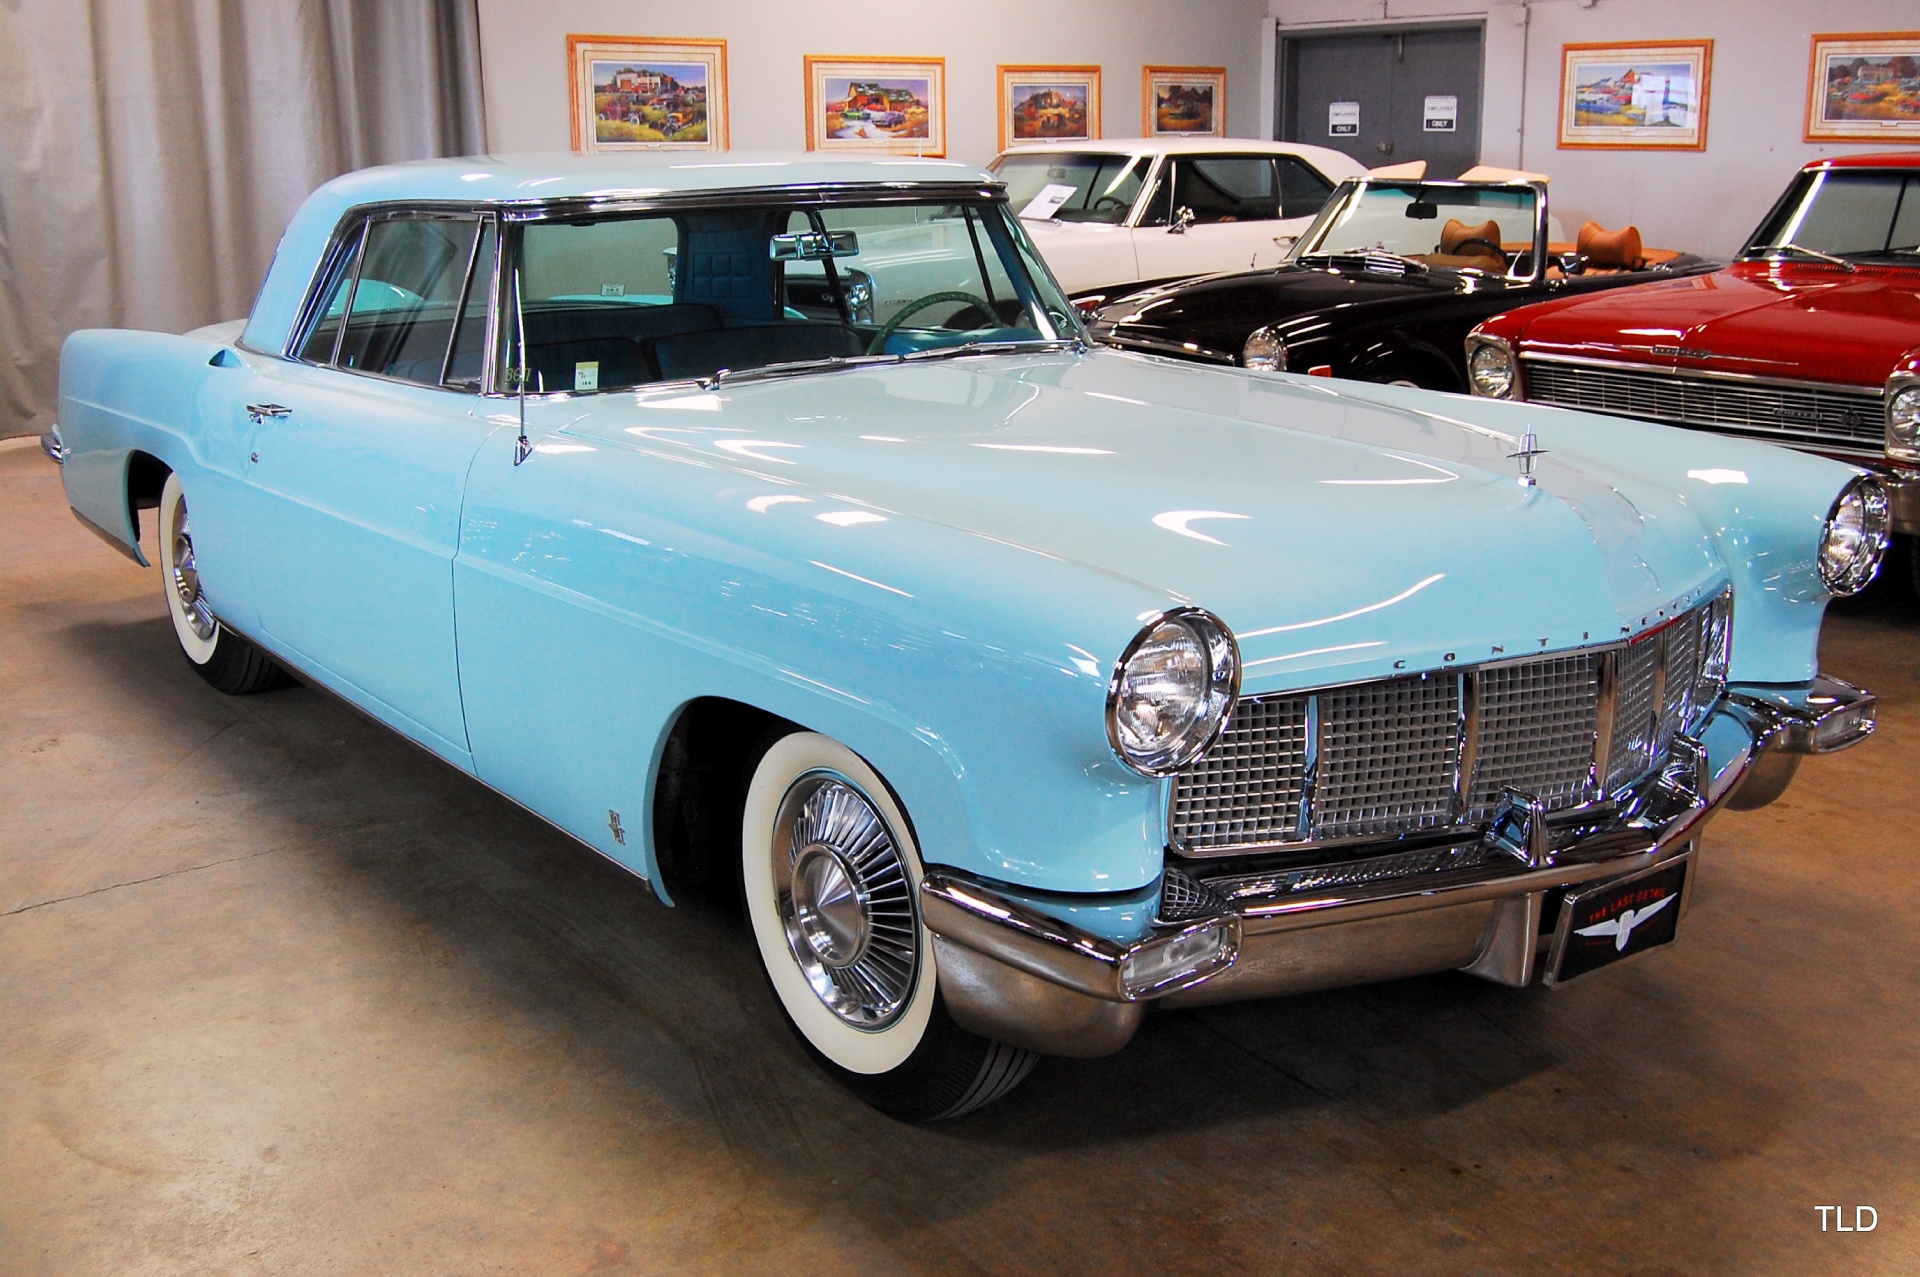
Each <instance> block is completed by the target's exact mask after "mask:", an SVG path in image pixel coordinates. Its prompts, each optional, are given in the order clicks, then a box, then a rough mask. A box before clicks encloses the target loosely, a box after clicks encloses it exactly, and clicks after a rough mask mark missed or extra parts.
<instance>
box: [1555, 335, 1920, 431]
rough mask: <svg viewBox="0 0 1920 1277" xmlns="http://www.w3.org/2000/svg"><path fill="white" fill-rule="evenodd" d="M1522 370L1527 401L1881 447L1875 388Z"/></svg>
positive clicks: (1571, 368)
mask: <svg viewBox="0 0 1920 1277" xmlns="http://www.w3.org/2000/svg"><path fill="white" fill-rule="evenodd" d="M1523 367H1524V373H1523V376H1524V377H1525V391H1526V397H1527V398H1528V399H1530V400H1532V401H1533V402H1535V403H1550V404H1559V405H1560V406H1562V407H1565V408H1584V409H1586V410H1587V411H1589V412H1607V413H1612V414H1614V415H1615V416H1619V417H1641V418H1644V419H1646V420H1648V421H1662V422H1667V423H1669V424H1671V425H1676V426H1703V427H1705V428H1707V429H1709V430H1725V431H1731V432H1735V433H1739V434H1747V435H1754V436H1757V437H1760V438H1764V439H1773V440H1777V441H1779V442H1783V443H1793V444H1799V445H1801V446H1802V447H1814V448H1818V447H1841V448H1860V447H1866V448H1871V449H1872V450H1873V451H1874V452H1876V453H1877V452H1879V451H1880V450H1881V447H1882V445H1883V443H1884V431H1885V424H1884V416H1883V410H1882V408H1881V394H1880V391H1879V390H1877V389H1875V390H1855V389H1850V388H1848V387H1843V386H1832V387H1826V386H1809V385H1788V384H1782V383H1778V382H1764V381H1740V380H1733V379H1722V378H1718V377H1698V376H1687V375H1686V374H1684V373H1667V372H1653V371H1649V370H1644V369H1637V368H1597V367H1594V366H1593V365H1590V364H1569V363H1561V362H1559V361H1557V360H1551V359H1531V358H1530V359H1527V360H1525V362H1524V365H1523Z"/></svg>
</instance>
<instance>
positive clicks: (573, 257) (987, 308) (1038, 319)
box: [495, 200, 1080, 393]
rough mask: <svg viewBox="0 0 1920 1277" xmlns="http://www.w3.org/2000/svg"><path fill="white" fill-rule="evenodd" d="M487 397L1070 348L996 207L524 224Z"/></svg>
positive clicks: (1066, 308)
mask: <svg viewBox="0 0 1920 1277" xmlns="http://www.w3.org/2000/svg"><path fill="white" fill-rule="evenodd" d="M500 293H501V299H502V300H501V323H500V325H499V332H500V335H501V343H500V347H499V350H498V355H497V359H496V367H497V368H498V370H499V376H497V377H496V379H495V380H496V384H497V386H498V388H499V389H501V390H505V391H510V390H512V389H513V388H514V387H515V386H516V385H518V384H519V382H520V381H521V380H522V378H524V381H525V384H526V388H527V390H528V391H530V392H533V393H552V392H556V391H558V392H564V393H588V392H595V391H606V390H620V389H626V388H630V387H634V386H643V385H648V384H650V383H655V382H674V381H689V380H706V379H710V378H714V377H717V376H722V375H741V374H745V373H749V372H755V371H759V370H764V369H768V368H780V369H784V370H790V371H803V370H807V369H812V368H836V367H844V366H847V365H848V364H850V363H861V362H870V361H871V362H882V361H888V360H891V359H899V358H905V357H909V356H923V355H926V354H929V353H930V352H934V351H938V350H942V349H952V350H960V349H963V348H964V349H966V350H979V349H983V348H985V349H1003V348H1006V347H1008V346H1014V347H1018V346H1020V345H1024V344H1029V343H1040V342H1049V341H1059V340H1066V339H1075V338H1077V337H1078V336H1079V331H1080V330H1079V326H1078V322H1077V320H1076V319H1075V317H1074V314H1073V309H1072V307H1071V306H1070V305H1069V303H1068V302H1067V300H1066V298H1065V297H1064V296H1062V295H1061V293H1060V291H1059V289H1058V287H1057V286H1056V285H1055V284H1054V283H1053V281H1052V279H1051V278H1050V277H1049V276H1048V275H1047V273H1046V271H1045V269H1044V268H1042V267H1041V266H1040V264H1039V259H1038V257H1037V256H1036V255H1035V253H1034V251H1033V249H1032V247H1031V245H1030V244H1029V243H1028V242H1027V240H1026V238H1025V236H1024V235H1023V234H1022V233H1021V231H1020V229H1019V227H1018V225H1017V224H1016V223H1015V222H1014V221H1013V219H1012V218H1010V217H1009V216H1008V215H1007V210H1006V206H1005V205H1003V204H1000V203H997V202H990V201H986V200H975V201H967V202H961V203H953V202H943V203H935V202H932V201H928V202H925V203H915V202H888V203H871V204H859V203H835V204H828V205H816V206H808V207H769V206H766V205H764V204H759V205H753V206H741V205H725V204H716V205H715V206H713V207H710V208H691V209H689V208H675V209H672V210H670V211H668V210H661V211H654V212H640V213H621V214H617V215H614V214H606V215H598V214H597V215H592V216H586V217H578V218H566V219H561V218H553V219H547V220H539V221H531V222H527V223H524V224H523V225H522V226H521V227H520V228H519V229H518V234H517V237H515V238H514V239H513V240H512V241H510V243H509V252H508V257H507V267H506V273H505V277H504V278H503V280H502V287H501V290H500Z"/></svg>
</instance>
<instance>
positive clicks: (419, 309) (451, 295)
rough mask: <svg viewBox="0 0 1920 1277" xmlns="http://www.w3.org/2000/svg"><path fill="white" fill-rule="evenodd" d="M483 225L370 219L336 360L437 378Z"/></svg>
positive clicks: (412, 377)
mask: <svg viewBox="0 0 1920 1277" xmlns="http://www.w3.org/2000/svg"><path fill="white" fill-rule="evenodd" d="M479 230H480V222H479V219H478V218H443V217H418V218H415V217H400V218H391V219H388V220H385V221H377V222H374V223H372V224H371V225H370V226H369V227H368V228H367V236H366V241H365V244H364V245H363V247H362V248H361V250H360V259H361V260H360V271H359V277H358V278H357V279H356V280H355V281H354V286H353V291H352V293H351V294H350V297H349V300H348V302H347V314H346V330H345V332H344V333H342V335H341V340H340V349H339V355H338V357H337V358H336V360H335V362H336V363H337V364H338V365H339V366H340V367H342V368H350V369H353V370H355V371H357V372H367V373H375V374H377V375H379V376H382V377H393V378H396V379H398V380H401V381H413V382H419V383H421V384H423V385H429V386H437V385H439V384H440V378H441V376H442V374H443V373H444V372H445V371H446V363H447V353H448V350H449V347H450V343H451V341H452V338H453V328H454V321H455V319H456V318H457V317H458V314H459V311H460V305H461V293H462V290H463V289H464V287H465V284H466V279H467V268H468V265H469V264H470V263H471V262H472V260H473V249H474V240H475V237H476V236H477V235H478V234H479Z"/></svg>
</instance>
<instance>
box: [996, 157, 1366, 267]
mask: <svg viewBox="0 0 1920 1277" xmlns="http://www.w3.org/2000/svg"><path fill="white" fill-rule="evenodd" d="M988 167H990V168H991V169H992V170H993V172H994V174H995V175H996V176H997V177H999V178H1000V180H1001V181H1003V182H1005V183H1006V184H1007V198H1008V200H1009V201H1010V202H1011V203H1012V205H1013V209H1014V211H1015V212H1016V213H1018V214H1019V215H1020V218H1021V224H1022V225H1023V226H1025V227H1026V229H1027V232H1028V234H1029V235H1031V236H1032V237H1033V242H1034V244H1035V245H1036V246H1037V247H1038V248H1039V250H1040V254H1041V256H1042V257H1045V258H1046V259H1047V265H1048V266H1049V267H1051V268H1052V270H1053V273H1054V276H1055V278H1057V279H1058V280H1059V281H1060V282H1061V284H1063V285H1064V286H1065V287H1066V289H1067V291H1068V292H1070V293H1085V292H1089V291H1092V290H1096V289H1103V288H1112V287H1115V286H1120V285H1130V284H1137V283H1143V282H1153V281H1158V280H1165V279H1179V278H1183V277H1185V276H1188V275H1204V274H1210V273H1213V272H1215V271H1235V270H1256V269H1259V268H1260V267H1264V266H1277V265H1279V264H1280V260H1281V259H1282V258H1284V257H1285V256H1286V255H1287V250H1288V248H1290V247H1291V246H1292V244H1293V240H1294V237H1295V236H1297V235H1299V234H1300V232H1302V231H1304V230H1305V229H1306V228H1307V226H1308V224H1309V223H1311V222H1312V221H1313V217H1314V214H1316V213H1318V212H1319V211H1320V206H1321V205H1322V204H1324V203H1326V201H1327V196H1329V195H1331V194H1332V193H1333V188H1334V187H1335V186H1337V185H1338V184H1339V183H1340V182H1341V181H1342V180H1344V179H1346V178H1349V177H1361V176H1364V175H1365V173H1366V171H1367V170H1366V167H1365V166H1364V165H1362V164H1361V163H1360V162H1359V161H1357V160H1354V159H1352V158H1350V157H1348V156H1346V155H1342V154H1341V153H1340V152H1338V151H1333V150H1329V149H1327V148H1326V147H1324V146H1300V145H1296V144H1294V143H1291V142H1259V141H1251V140H1248V139H1244V138H1217V137H1208V138H1126V139H1118V140H1114V141H1106V142H1067V143H1060V144H1058V145H1051V146H1022V147H1018V148H1015V149H1012V150H1007V151H1002V152H1001V153H1000V155H999V156H998V157H996V158H995V159H994V161H993V163H992V164H991V165H989V166H988Z"/></svg>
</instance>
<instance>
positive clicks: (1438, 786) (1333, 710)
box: [1313, 674, 1460, 838]
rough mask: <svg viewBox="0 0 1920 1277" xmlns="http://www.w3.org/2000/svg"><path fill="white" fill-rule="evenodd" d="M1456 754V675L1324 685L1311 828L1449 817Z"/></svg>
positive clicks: (1348, 833)
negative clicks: (1348, 685) (1333, 686)
mask: <svg viewBox="0 0 1920 1277" xmlns="http://www.w3.org/2000/svg"><path fill="white" fill-rule="evenodd" d="M1459 762H1460V679H1459V676H1458V675H1454V674H1436V675H1430V676H1427V677H1424V678H1401V679H1394V680H1393V681H1391V682H1386V683H1366V684H1362V685H1361V686H1359V687H1351V688H1346V689H1344V690H1342V691H1338V692H1327V693H1324V694H1323V695H1322V696H1321V697H1320V757H1319V766H1318V768H1317V770H1316V772H1315V775H1314V788H1313V836H1314V837H1315V838H1348V837H1354V836H1357V835H1361V834H1387V833H1401V832H1405V831H1408V830H1415V829H1433V828H1437V827H1439V826H1441V825H1447V824H1451V823H1452V820H1453V793H1454V774H1455V771H1456V769H1457V768H1458V766H1459Z"/></svg>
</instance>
